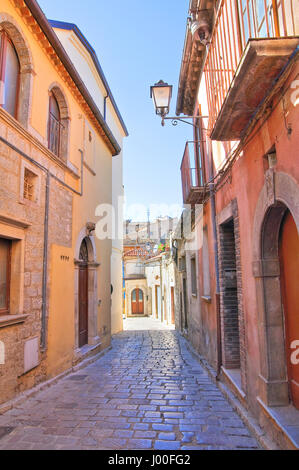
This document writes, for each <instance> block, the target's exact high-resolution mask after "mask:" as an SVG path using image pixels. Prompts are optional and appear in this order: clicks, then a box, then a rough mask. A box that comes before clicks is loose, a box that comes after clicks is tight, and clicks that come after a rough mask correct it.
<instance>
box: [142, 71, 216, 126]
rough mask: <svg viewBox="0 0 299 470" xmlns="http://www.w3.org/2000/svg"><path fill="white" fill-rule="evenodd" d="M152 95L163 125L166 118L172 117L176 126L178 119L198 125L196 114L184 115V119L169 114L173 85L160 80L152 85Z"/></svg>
mask: <svg viewBox="0 0 299 470" xmlns="http://www.w3.org/2000/svg"><path fill="white" fill-rule="evenodd" d="M150 96H151V98H152V100H153V103H154V108H155V111H156V114H157V115H158V116H161V119H162V120H161V124H162V126H164V125H165V120H166V119H170V120H171V121H172V125H173V126H176V125H177V124H178V121H180V122H184V123H185V124H190V125H191V126H193V127H197V125H196V124H194V122H193V119H194V116H184V119H182V118H179V117H174V116H172V117H170V116H167V114H168V113H169V109H170V101H171V96H172V85H168V83H165V82H163V80H160V81H159V82H158V83H155V85H153V86H151V88H150ZM196 118H208V116H196ZM185 119H191V120H192V121H191V122H189V121H185Z"/></svg>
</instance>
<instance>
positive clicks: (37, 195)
mask: <svg viewBox="0 0 299 470" xmlns="http://www.w3.org/2000/svg"><path fill="white" fill-rule="evenodd" d="M26 169H27V170H29V171H30V172H31V173H33V174H34V175H35V176H36V177H37V179H36V183H35V200H34V201H32V200H30V199H27V198H25V197H24V179H25V170H26ZM40 194H41V175H40V172H39V171H37V170H36V167H35V166H33V165H31V164H30V163H28V162H27V161H25V160H21V169H20V199H19V202H20V204H28V205H33V206H36V205H39V204H40Z"/></svg>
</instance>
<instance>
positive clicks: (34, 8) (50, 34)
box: [24, 0, 121, 156]
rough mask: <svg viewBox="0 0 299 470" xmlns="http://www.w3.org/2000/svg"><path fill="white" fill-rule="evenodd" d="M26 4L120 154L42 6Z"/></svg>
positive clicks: (27, 0)
mask: <svg viewBox="0 0 299 470" xmlns="http://www.w3.org/2000/svg"><path fill="white" fill-rule="evenodd" d="M24 3H25V5H26V6H27V8H28V9H29V10H30V12H31V14H32V16H33V18H34V19H35V21H36V22H37V23H38V25H39V27H40V28H41V30H42V31H43V33H44V34H45V36H46V38H47V40H48V41H49V43H50V44H51V46H52V47H53V49H54V51H55V53H56V54H57V56H58V57H59V59H60V61H61V63H62V64H63V65H64V67H65V69H66V70H67V72H68V73H69V75H70V77H71V78H72V80H73V81H74V83H75V85H76V87H77V88H78V90H79V91H80V93H81V94H82V96H83V98H84V99H85V101H86V103H87V104H88V106H89V108H90V109H91V111H92V113H93V114H94V116H95V118H96V119H97V121H98V123H99V124H100V126H101V128H102V130H103V132H104V134H105V136H106V138H107V140H108V141H109V143H110V145H111V147H112V148H113V152H112V155H113V156H116V155H119V154H120V152H121V147H120V145H119V144H118V142H117V140H116V138H115V137H114V135H113V133H112V131H111V130H110V128H109V126H108V125H107V123H106V122H105V120H104V118H103V116H102V114H101V112H100V110H99V109H98V107H97V105H96V104H95V102H94V100H93V98H92V97H91V95H90V93H89V91H88V90H87V88H86V86H85V85H84V83H83V81H82V80H81V77H80V76H79V74H78V72H77V70H76V69H75V67H74V65H73V63H72V62H71V60H70V58H69V56H68V54H67V52H66V51H65V49H64V47H63V45H62V44H61V42H60V41H59V39H58V37H57V35H56V34H55V32H54V31H53V29H52V26H51V25H50V23H49V21H48V20H47V18H46V16H45V14H44V12H43V11H42V10H41V8H40V6H39V5H38V3H37V1H36V0H24Z"/></svg>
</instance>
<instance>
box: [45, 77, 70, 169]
mask: <svg viewBox="0 0 299 470" xmlns="http://www.w3.org/2000/svg"><path fill="white" fill-rule="evenodd" d="M49 96H50V98H49V116H48V148H49V149H50V150H51V152H53V153H54V154H55V155H57V157H59V158H61V160H63V161H64V162H66V161H67V159H68V147H69V126H70V116H69V108H68V105H67V101H66V97H65V94H64V92H63V90H62V89H61V87H60V85H58V84H56V83H54V84H53V85H52V86H51V88H50V92H49Z"/></svg>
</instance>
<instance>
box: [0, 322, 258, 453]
mask: <svg viewBox="0 0 299 470" xmlns="http://www.w3.org/2000/svg"><path fill="white" fill-rule="evenodd" d="M125 328H126V331H123V332H122V333H120V334H117V335H115V336H114V337H113V341H112V349H110V350H109V351H108V352H107V353H106V354H105V355H104V356H102V357H101V358H99V359H98V360H96V361H95V362H94V363H92V364H90V365H88V366H87V367H85V368H82V369H80V370H79V371H78V372H76V373H72V374H71V375H68V376H66V377H65V378H63V379H61V380H60V381H58V382H57V383H56V384H54V385H52V386H50V387H48V388H46V389H44V390H42V391H40V392H39V393H37V394H36V395H34V396H33V397H31V398H29V399H28V400H27V401H26V402H25V403H22V404H20V405H19V406H17V407H15V408H13V409H11V410H10V411H8V412H7V413H5V414H4V415H2V416H0V449H18V450H20V449H53V450H56V449H57V450H58V449H90V450H92V449H107V450H112V449H118V450H120V449H129V450H137V449H157V450H159V449H161V450H162V449H170V450H178V449H180V450H191V449H258V448H259V445H258V443H257V441H256V440H255V439H254V438H253V437H252V436H251V434H250V432H249V431H248V430H247V428H246V427H245V425H244V424H243V422H242V421H241V419H240V418H239V417H238V415H237V414H236V412H234V410H233V409H232V407H231V406H230V404H229V403H228V402H227V400H226V399H225V398H224V396H223V395H222V393H221V391H220V390H219V389H218V388H217V386H216V385H215V384H214V383H213V382H212V381H211V379H210V378H209V376H208V374H207V373H206V371H205V370H204V369H203V368H202V366H201V365H200V364H199V362H198V361H197V359H195V358H194V357H193V356H192V355H191V353H190V352H189V351H188V350H187V348H186V346H185V343H184V340H182V338H181V337H180V335H179V334H178V333H177V332H176V331H175V330H173V329H172V328H171V327H166V326H161V324H160V323H159V322H158V321H156V320H153V319H150V318H143V319H142V321H141V320H140V319H138V320H135V319H127V320H126V321H125ZM136 328H137V329H136ZM1 435H2V438H1Z"/></svg>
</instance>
